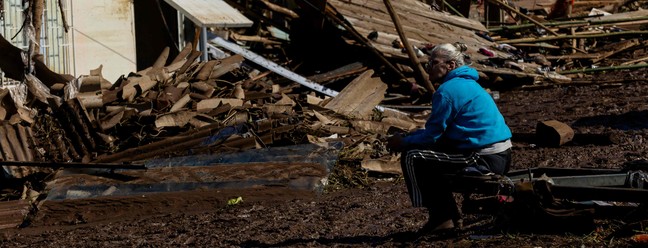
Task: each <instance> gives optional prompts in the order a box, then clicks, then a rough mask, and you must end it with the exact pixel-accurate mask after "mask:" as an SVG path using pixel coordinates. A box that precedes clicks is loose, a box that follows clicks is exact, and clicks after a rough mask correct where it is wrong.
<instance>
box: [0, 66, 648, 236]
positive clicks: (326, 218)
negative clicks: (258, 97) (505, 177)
mask: <svg viewBox="0 0 648 248" xmlns="http://www.w3.org/2000/svg"><path fill="white" fill-rule="evenodd" d="M632 73H633V75H634V76H636V77H639V78H645V73H646V71H642V70H638V71H634V72H632ZM626 74H628V73H627V72H625V73H619V74H610V75H603V76H601V78H604V77H605V78H607V79H615V78H623V77H625V76H627V75H626ZM500 96H501V98H500V99H499V100H498V104H499V106H500V109H501V111H502V113H503V114H504V115H505V117H506V119H507V122H508V124H509V125H510V127H511V129H512V131H513V132H514V133H515V136H514V137H515V139H514V155H513V169H524V168H531V167H538V166H547V167H590V168H619V167H620V166H621V165H622V164H623V163H625V162H629V161H634V160H638V159H647V158H648V149H646V147H647V146H648V141H646V139H648V133H647V132H646V130H647V128H648V104H646V103H647V102H648V84H646V83H645V82H637V81H634V82H627V83H621V84H618V85H588V86H562V87H556V88H551V89H541V90H533V91H524V90H510V91H500ZM550 119H555V120H558V121H561V122H564V123H567V124H569V125H570V126H571V127H572V128H573V129H574V130H575V132H576V138H575V139H574V141H573V142H571V143H570V144H567V145H565V146H562V147H554V148H549V147H541V146H538V145H536V144H535V141H534V140H533V138H532V134H533V133H534V132H535V126H536V123H537V122H538V121H543V120H550ZM644 141H646V142H644ZM369 180H371V183H370V184H369V185H368V186H366V187H364V188H345V189H339V190H333V191H327V192H326V193H321V194H313V193H311V192H299V191H291V190H287V189H285V188H256V189H250V190H241V191H230V192H219V191H198V192H193V193H187V192H182V193H167V194H162V195H158V196H155V197H147V198H146V199H142V197H139V198H138V197H130V198H129V197H122V198H119V199H118V200H113V201H108V200H105V201H88V202H85V203H84V204H69V205H65V204H59V205H58V206H56V207H52V206H50V208H51V209H50V210H51V211H52V212H57V213H62V214H61V216H67V217H66V218H67V219H65V218H63V217H61V216H59V217H56V216H54V215H52V216H51V218H53V219H50V220H47V219H45V220H40V221H39V222H35V223H34V224H33V225H31V226H29V227H26V228H23V229H17V230H4V231H2V232H1V233H2V235H0V246H2V247H61V246H65V247H94V246H111V247H124V246H133V247H151V246H153V247H183V246H199V247H241V246H242V247H264V246H270V247H282V246H283V247H328V246H340V247H367V246H372V247H374V246H380V247H403V246H404V247H448V246H456V247H603V246H606V247H630V246H633V245H636V244H635V243H633V242H632V241H631V240H630V235H629V234H628V233H627V232H626V233H625V234H619V233H618V232H617V231H618V230H620V229H623V224H624V223H621V222H619V221H597V222H596V225H597V228H596V230H595V231H593V232H590V233H585V234H569V233H559V234H546V233H531V232H503V231H502V230H500V229H498V228H496V226H497V225H496V224H495V223H496V221H495V218H494V216H490V215H467V216H465V221H464V225H465V228H464V230H463V231H462V232H461V233H459V235H457V236H451V237H440V236H434V235H432V236H424V237H418V236H416V235H415V231H416V230H417V229H418V228H419V227H421V226H422V225H423V224H424V223H425V221H426V214H425V213H424V210H422V209H415V208H412V207H411V206H410V203H409V200H408V198H407V193H406V188H405V185H404V183H403V182H402V181H401V180H400V179H398V178H392V179H389V180H385V179H378V178H377V177H370V178H369ZM235 196H242V197H243V199H244V200H243V202H241V203H239V204H237V205H233V206H228V205H227V204H226V201H227V199H229V198H231V197H235ZM100 206H101V207H102V208H101V209H99V208H98V207H100ZM43 207H44V208H46V207H47V206H43ZM75 213H81V214H76V215H75ZM84 214H85V215H84ZM70 216H72V217H74V216H77V217H79V218H76V219H75V218H70ZM84 216H85V217H84ZM91 217H93V218H91ZM44 218H48V217H44ZM528 224H529V225H534V223H528Z"/></svg>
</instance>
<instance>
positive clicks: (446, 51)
mask: <svg viewBox="0 0 648 248" xmlns="http://www.w3.org/2000/svg"><path fill="white" fill-rule="evenodd" d="M467 49H468V48H467V47H466V45H465V44H462V43H455V44H450V43H443V44H439V45H436V46H434V48H433V49H432V52H431V53H430V54H432V55H434V56H436V57H438V58H441V59H442V60H444V61H446V62H449V61H454V62H455V63H457V66H462V65H465V64H466V55H465V54H464V53H463V52H465V51H466V50H467Z"/></svg>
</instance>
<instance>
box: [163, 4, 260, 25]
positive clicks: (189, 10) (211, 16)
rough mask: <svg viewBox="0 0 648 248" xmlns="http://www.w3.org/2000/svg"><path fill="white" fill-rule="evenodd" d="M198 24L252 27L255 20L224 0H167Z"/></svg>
mask: <svg viewBox="0 0 648 248" xmlns="http://www.w3.org/2000/svg"><path fill="white" fill-rule="evenodd" d="M165 1H166V2H167V3H168V4H169V5H171V6H173V8H175V9H177V10H178V11H180V12H181V13H182V14H184V15H185V16H186V17H187V18H189V19H191V20H192V21H193V22H194V23H196V25H198V26H204V27H232V28H239V27H250V26H252V24H253V22H252V21H251V20H250V19H248V18H247V17H245V16H244V15H243V14H241V13H240V12H238V11H237V10H236V9H234V8H233V7H232V6H229V5H228V4H227V3H225V2H224V1H222V0H165Z"/></svg>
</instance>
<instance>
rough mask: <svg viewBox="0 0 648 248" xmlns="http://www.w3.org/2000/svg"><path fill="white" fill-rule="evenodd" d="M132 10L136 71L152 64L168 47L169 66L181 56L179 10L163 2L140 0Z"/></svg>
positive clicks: (160, 0) (158, 0)
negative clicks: (179, 46)
mask: <svg viewBox="0 0 648 248" xmlns="http://www.w3.org/2000/svg"><path fill="white" fill-rule="evenodd" d="M133 7H134V10H135V47H136V56H137V70H138V71H139V70H143V69H146V68H148V67H150V66H151V65H153V63H154V62H155V60H157V58H158V56H160V53H162V51H163V50H164V48H165V47H167V46H168V47H169V48H170V52H169V59H168V60H167V63H168V62H169V61H171V60H173V59H174V58H175V57H176V56H177V55H178V53H179V51H178V45H177V42H178V14H177V11H176V10H175V9H174V8H173V7H171V6H170V5H169V4H167V3H166V2H165V1H163V0H137V1H133Z"/></svg>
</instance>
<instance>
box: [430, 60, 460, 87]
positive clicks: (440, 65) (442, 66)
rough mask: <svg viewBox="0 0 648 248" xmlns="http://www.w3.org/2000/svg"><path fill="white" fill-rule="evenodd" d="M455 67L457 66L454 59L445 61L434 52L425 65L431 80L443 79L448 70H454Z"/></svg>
mask: <svg viewBox="0 0 648 248" xmlns="http://www.w3.org/2000/svg"><path fill="white" fill-rule="evenodd" d="M454 68H456V63H455V62H454V61H450V62H448V61H444V60H442V59H441V58H439V57H438V56H436V54H432V56H431V57H430V60H429V61H428V63H427V64H426V66H425V70H426V71H427V73H428V75H429V77H430V81H431V82H437V81H439V80H442V79H443V78H444V77H445V76H446V75H447V74H448V72H450V71H452V70H453V69H454Z"/></svg>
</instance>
